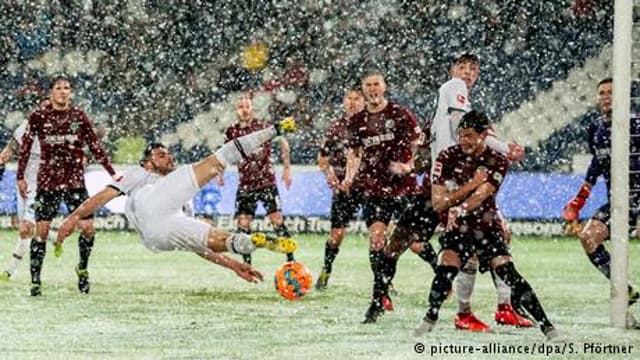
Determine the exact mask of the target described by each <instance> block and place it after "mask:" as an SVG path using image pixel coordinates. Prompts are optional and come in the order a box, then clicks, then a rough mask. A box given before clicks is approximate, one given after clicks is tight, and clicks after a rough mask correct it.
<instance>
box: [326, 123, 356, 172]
mask: <svg viewBox="0 0 640 360" xmlns="http://www.w3.org/2000/svg"><path fill="white" fill-rule="evenodd" d="M349 122H350V121H349V119H347V118H346V117H341V118H339V119H337V120H336V121H334V122H333V123H332V124H331V125H330V126H329V127H328V128H327V130H326V133H325V136H324V140H323V142H322V146H321V147H320V154H321V155H322V156H327V157H328V158H329V165H331V167H332V168H333V173H334V174H335V175H336V177H337V178H338V180H340V181H342V180H344V177H345V174H346V170H347V150H348V149H349V143H350V141H351V131H350V130H349Z"/></svg>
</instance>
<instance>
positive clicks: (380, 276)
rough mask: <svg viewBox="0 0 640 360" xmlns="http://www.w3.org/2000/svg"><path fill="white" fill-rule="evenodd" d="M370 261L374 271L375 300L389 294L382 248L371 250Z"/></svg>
mask: <svg viewBox="0 0 640 360" xmlns="http://www.w3.org/2000/svg"><path fill="white" fill-rule="evenodd" d="M369 262H370V263H371V271H372V272H373V301H380V299H381V298H382V297H383V296H385V295H387V294H386V293H385V281H384V252H383V251H382V250H369Z"/></svg>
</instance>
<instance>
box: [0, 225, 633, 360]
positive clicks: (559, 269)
mask: <svg viewBox="0 0 640 360" xmlns="http://www.w3.org/2000/svg"><path fill="white" fill-rule="evenodd" d="M0 236H2V238H3V240H4V241H1V242H0V266H2V267H4V266H5V264H7V263H8V258H9V255H10V252H11V250H12V249H13V245H14V244H13V239H14V238H15V236H14V233H11V232H0ZM324 240H325V236H301V237H300V246H301V251H300V253H299V254H298V258H299V259H300V260H301V261H302V262H304V263H305V264H306V265H307V266H308V267H309V268H310V269H311V270H312V271H313V272H314V274H317V271H318V270H319V269H320V267H321V264H322V258H323V251H324ZM432 241H434V244H435V243H436V242H435V240H432ZM367 248H368V245H367V242H366V239H365V238H363V237H355V236H353V237H348V238H347V239H345V241H344V243H343V248H342V250H341V252H340V254H339V255H338V258H337V260H336V262H335V264H334V274H333V276H332V279H331V282H330V287H329V289H328V290H327V291H326V292H316V291H313V292H311V293H309V294H308V295H307V296H306V297H305V298H304V299H303V300H300V301H287V300H284V299H282V298H281V297H280V296H279V295H278V294H277V292H276V291H275V290H274V288H273V281H272V275H273V272H274V271H275V269H276V268H277V266H278V265H279V264H280V263H281V262H283V261H284V257H283V256H280V255H278V254H273V253H269V252H266V251H261V252H259V253H256V254H255V255H254V264H255V265H256V266H257V267H258V268H260V269H261V270H263V272H264V273H265V277H266V280H265V282H264V283H261V284H257V285H254V284H248V283H245V282H243V281H242V280H241V279H239V278H237V277H236V276H235V275H234V274H232V273H231V272H229V271H226V270H224V269H222V268H219V267H217V266H215V265H210V264H208V263H207V262H205V261H203V260H202V259H200V258H198V257H196V256H195V255H193V254H189V253H161V254H154V253H151V252H148V251H147V250H146V249H145V248H143V247H142V246H141V245H139V244H138V243H137V237H136V236H135V235H133V234H127V233H99V234H98V237H97V245H96V247H95V250H94V256H93V257H92V258H91V263H90V274H91V280H92V289H91V294H90V295H89V296H83V295H80V294H79V293H78V292H77V290H76V288H75V286H76V283H75V282H76V278H75V274H74V271H73V268H74V265H75V262H76V261H77V249H76V245H75V241H68V242H67V243H66V248H65V254H64V256H63V258H62V259H55V258H54V257H53V254H52V252H49V254H48V256H47V258H46V260H45V267H44V270H43V282H44V287H43V292H44V296H42V297H41V298H30V297H29V296H28V289H29V276H28V266H27V265H28V264H27V262H26V261H25V262H24V263H23V264H21V267H20V269H19V271H20V272H19V273H18V275H17V276H16V277H15V278H14V279H12V281H11V282H10V283H8V284H3V285H0V309H2V316H0V358H16V359H17V358H20V359H29V358H34V359H42V358H45V359H58V358H60V359H62V358H64V359H87V358H92V359H94V358H113V359H123V358H124V359H129V358H130V359H147V358H148V359H158V358H190V359H202V358H209V359H212V358H215V359H258V358H260V359H284V358H286V359H372V358H380V359H424V358H449V359H456V358H465V359H483V358H484V359H498V358H500V359H502V358H504V359H519V358H527V359H532V358H575V359H583V358H586V359H589V358H592V359H599V358H603V357H605V356H607V355H603V354H584V353H583V350H584V349H583V347H584V343H591V342H596V343H601V344H603V345H608V344H613V345H627V346H628V345H633V349H631V354H626V355H625V354H616V355H608V357H611V358H612V359H624V358H629V359H635V358H638V357H639V356H640V355H639V354H640V331H620V330H617V329H612V328H610V327H609V326H608V324H609V304H608V294H609V287H608V283H607V282H606V281H605V280H604V279H603V278H602V276H601V275H600V274H599V273H598V272H597V271H596V270H595V269H594V268H593V266H592V265H591V264H590V263H589V262H588V260H587V258H586V256H584V254H583V253H582V249H581V247H580V245H579V243H578V242H577V240H564V239H561V240H550V239H536V238H526V239H516V241H515V243H514V245H513V250H514V255H515V257H516V264H517V267H518V269H519V270H520V272H521V273H522V274H523V275H524V276H525V277H527V278H528V279H529V280H530V282H531V284H532V286H533V287H534V289H535V290H536V292H537V294H538V297H539V298H540V299H541V301H542V302H543V306H544V307H545V310H546V311H547V313H548V314H549V316H550V318H551V319H552V321H554V322H555V323H556V326H557V328H558V329H559V331H560V332H561V333H562V335H563V336H564V337H565V338H566V339H567V341H568V343H569V344H572V345H571V346H572V347H573V350H574V352H575V353H573V354H568V353H565V355H564V356H562V355H558V354H552V355H551V356H543V355H533V356H531V355H513V354H507V355H505V354H495V353H494V354H478V353H477V352H476V353H474V354H473V355H470V354H467V355H461V354H457V355H455V354H454V355H446V354H438V355H437V356H431V355H430V354H429V351H430V349H431V346H436V347H438V346H439V347H441V349H442V347H443V346H444V347H447V346H450V345H457V346H463V345H465V346H472V347H475V348H479V349H480V348H482V347H483V346H490V345H491V344H498V345H504V346H509V345H511V346H524V345H529V346H530V347H533V346H534V344H535V345H536V346H538V347H540V346H545V345H544V344H546V346H548V345H549V344H548V343H546V342H544V338H543V336H542V334H541V333H540V331H539V330H538V329H514V328H505V327H494V332H492V333H487V334H470V333H466V332H461V331H456V330H455V329H454V328H453V324H452V320H451V319H452V317H453V315H454V312H455V301H453V300H449V301H447V303H446V304H445V305H444V307H443V309H442V311H441V318H440V319H441V320H440V322H439V323H438V324H437V326H436V328H435V330H434V331H433V332H432V333H430V334H428V335H425V336H424V337H422V338H419V339H416V338H413V337H412V335H411V330H412V329H413V327H414V326H415V325H416V324H417V322H418V321H419V319H420V318H421V317H422V316H423V315H424V311H425V310H426V297H427V291H428V288H429V286H430V284H431V279H432V272H431V270H430V268H429V267H428V266H427V265H426V264H424V263H422V262H421V261H420V260H419V259H418V258H417V257H416V256H415V255H413V254H411V253H407V254H405V255H404V256H403V258H402V260H401V261H400V268H399V270H398V275H397V278H396V280H395V282H394V283H395V286H396V288H397V289H398V292H399V293H398V295H397V296H395V297H394V302H395V307H396V310H395V311H394V312H392V313H388V314H385V315H384V316H383V317H382V318H381V319H380V320H379V322H378V324H376V325H362V324H360V321H361V320H362V317H363V314H364V312H365V310H366V308H367V305H368V301H369V296H370V293H371V271H370V268H369V264H368V250H367ZM638 255H640V244H639V243H638V242H633V243H632V244H631V256H630V259H631V266H632V269H631V274H632V278H634V277H635V278H636V279H637V278H640V267H639V266H638V265H637V263H636V262H634V259H637V258H638ZM495 299H496V295H495V290H494V288H493V284H492V282H491V279H490V277H489V276H488V275H483V276H481V277H479V278H478V281H477V284H476V291H475V295H474V310H475V312H476V314H477V315H478V316H479V317H480V318H481V319H484V320H485V321H489V322H491V323H492V324H493V321H492V320H493V312H494V310H495ZM634 310H635V313H636V314H637V315H639V316H640V314H638V313H640V311H639V310H638V308H636V309H634ZM417 342H420V343H422V344H424V345H425V351H426V353H423V354H417V353H416V352H415V351H414V346H415V345H416V343H417ZM543 343H544V344H543ZM560 345H561V346H562V344H560ZM541 349H542V350H545V349H546V350H558V351H559V350H560V348H553V347H551V348H549V347H547V348H541ZM566 351H568V348H567V347H565V352H566Z"/></svg>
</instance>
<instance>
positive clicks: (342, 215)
mask: <svg viewBox="0 0 640 360" xmlns="http://www.w3.org/2000/svg"><path fill="white" fill-rule="evenodd" d="M342 104H343V107H344V114H343V116H342V117H340V118H338V119H337V120H335V121H334V122H333V123H332V124H331V125H329V127H328V128H327V130H326V133H325V137H324V140H323V142H322V146H321V147H320V154H318V166H319V167H320V170H322V172H323V173H324V175H325V176H326V178H327V184H328V185H329V188H330V189H331V190H332V192H333V196H332V197H331V232H330V233H329V239H327V243H326V244H325V247H324V263H323V265H322V270H321V271H320V275H318V281H317V282H316V289H318V290H324V289H326V288H327V284H328V282H329V277H330V276H331V270H332V266H333V261H334V260H335V258H336V256H337V255H338V252H339V251H340V244H342V240H343V239H344V234H345V230H346V227H347V226H348V225H349V221H351V220H353V219H354V216H355V214H356V212H357V211H358V209H359V208H360V205H361V204H362V192H361V191H360V189H359V188H358V186H359V185H358V183H357V178H356V180H355V183H354V184H352V185H351V187H350V189H344V188H343V187H342V181H343V180H344V178H345V174H346V167H347V150H348V148H349V141H351V140H350V139H351V133H350V131H349V124H350V122H351V119H352V118H353V116H354V115H355V114H357V113H359V112H360V111H362V110H363V109H364V98H363V96H362V92H361V91H360V90H358V89H348V90H347V92H346V94H345V95H344V98H343V101H342Z"/></svg>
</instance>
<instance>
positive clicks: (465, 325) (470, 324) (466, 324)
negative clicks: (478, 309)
mask: <svg viewBox="0 0 640 360" xmlns="http://www.w3.org/2000/svg"><path fill="white" fill-rule="evenodd" d="M453 322H454V324H455V325H456V328H457V329H460V330H468V331H479V332H484V331H491V327H490V326H489V325H487V324H485V323H483V322H482V321H481V320H480V319H478V318H477V317H476V316H475V315H474V314H473V313H472V312H469V313H467V314H462V313H457V314H456V316H455V317H454V318H453Z"/></svg>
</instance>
